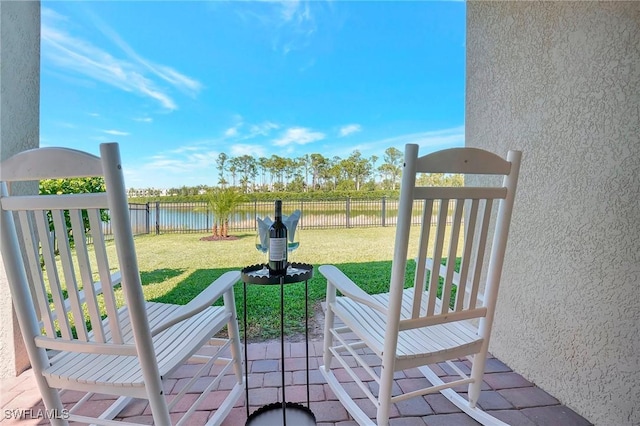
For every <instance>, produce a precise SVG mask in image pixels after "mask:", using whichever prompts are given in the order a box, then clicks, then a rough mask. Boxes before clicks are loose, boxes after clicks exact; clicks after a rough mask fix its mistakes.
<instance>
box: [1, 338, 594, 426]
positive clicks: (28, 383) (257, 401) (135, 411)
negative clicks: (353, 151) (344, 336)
mask: <svg viewBox="0 0 640 426" xmlns="http://www.w3.org/2000/svg"><path fill="white" fill-rule="evenodd" d="M321 353H322V342H321V341H313V342H310V343H309V356H310V373H309V377H310V399H311V410H312V411H313V412H314V414H315V416H316V419H317V422H318V425H322V426H334V425H335V426H352V425H356V423H355V422H354V421H353V420H352V419H351V418H350V416H349V415H348V413H347V411H346V410H345V409H344V408H343V407H342V405H341V404H340V402H339V401H338V400H337V398H336V397H335V395H334V394H333V392H332V391H331V390H330V389H329V387H328V385H327V384H326V382H325V381H324V379H323V377H322V375H321V374H320V372H319V370H318V368H317V367H318V365H320V364H322V356H321ZM285 354H286V355H287V356H288V358H287V360H286V363H285V382H286V383H285V384H286V386H287V387H286V388H285V392H286V397H287V400H289V401H293V402H300V403H303V402H305V403H306V388H305V380H306V374H305V371H304V370H305V362H304V356H305V350H304V342H295V343H285ZM279 359H280V343H279V342H263V343H250V344H249V345H248V367H249V386H250V393H249V402H250V408H251V412H253V411H254V410H255V409H257V408H258V407H260V406H262V405H264V404H268V403H272V402H276V401H278V398H279V396H280V395H281V394H282V393H281V386H280V381H281V373H280V361H279ZM459 365H460V366H462V368H463V369H464V368H468V365H467V361H460V362H459ZM438 366H439V367H440V368H439V370H438V371H439V375H440V376H441V377H447V376H448V375H449V373H450V372H451V371H450V367H449V366H448V365H446V364H438ZM191 368H192V367H191V366H190V365H185V366H183V367H181V368H180V369H179V370H178V371H176V372H175V373H174V374H173V375H172V377H171V378H170V379H168V380H167V382H166V389H165V390H166V391H167V392H168V394H169V395H171V394H176V393H177V392H179V390H180V388H181V387H182V385H183V384H184V382H185V380H186V379H185V378H186V377H189V376H190V375H191V371H189V370H190V369H191ZM214 368H215V367H214ZM486 372H487V374H486V376H485V380H484V383H483V387H482V396H481V397H480V401H479V404H480V406H481V407H482V408H483V409H484V410H486V411H489V412H491V414H493V415H494V416H495V417H497V418H499V419H501V420H502V421H504V422H506V423H508V424H511V425H518V426H532V425H559V426H583V425H589V424H591V423H590V422H588V421H587V420H585V419H584V418H582V417H580V416H579V415H578V414H576V413H575V412H574V411H573V410H571V409H570V408H568V407H566V406H564V405H562V404H561V403H560V402H559V401H558V400H557V399H556V398H554V397H553V396H552V395H549V394H548V393H547V392H545V391H544V390H542V389H540V388H539V387H537V386H535V385H534V384H532V383H530V382H529V381H527V380H525V379H524V378H523V377H522V376H520V375H519V374H517V373H515V372H513V371H512V370H511V369H510V368H509V367H508V366H507V365H505V364H503V363H502V362H501V361H500V360H498V359H497V358H490V359H488V360H487V370H486ZM337 375H338V377H339V378H341V379H343V377H342V376H341V375H340V371H338V372H337ZM226 379H227V378H225V380H223V381H222V382H221V383H220V386H219V390H218V391H214V392H212V393H211V394H210V395H209V396H208V397H207V398H206V399H205V401H204V402H203V404H202V406H200V407H199V408H198V410H197V411H196V413H195V414H194V415H193V417H192V418H191V420H190V421H189V424H192V425H198V424H204V423H205V422H206V420H207V419H208V418H209V417H210V416H211V415H212V413H213V411H214V410H215V409H216V408H217V407H218V404H219V402H220V400H221V398H220V397H221V395H222V391H224V390H226V389H229V388H230V387H231V383H232V382H233V379H234V378H233V376H229V377H228V380H226ZM201 380H202V386H201V387H202V388H203V387H204V386H205V385H206V378H203V379H201ZM345 380H346V379H345ZM445 380H446V379H445ZM425 381H426V379H425V378H424V377H423V376H422V375H421V373H420V372H419V371H418V370H417V369H412V370H406V371H403V372H400V373H397V374H396V380H395V385H394V386H397V388H396V390H397V391H398V392H399V391H400V390H403V391H405V392H406V391H410V390H412V389H413V388H417V387H422V386H423V384H424V383H425ZM368 384H369V385H370V387H371V388H372V389H375V386H373V385H375V382H369V383H368ZM197 388H198V386H196V387H195V389H194V391H197ZM353 390H354V392H358V391H359V389H357V386H355V385H354V386H353ZM461 391H464V389H461ZM359 392H360V397H361V399H360V401H361V404H360V403H359V405H360V406H361V407H363V409H364V410H365V411H366V412H367V413H368V414H369V415H370V416H371V417H373V416H374V415H375V410H374V408H373V404H371V403H370V402H369V400H368V399H366V397H365V396H364V394H363V393H362V392H361V391H359ZM0 394H1V399H0V406H1V407H2V411H1V413H2V414H1V415H0V417H1V418H0V423H2V425H3V426H5V425H6V426H9V425H14V424H15V425H24V426H28V425H39V424H47V421H46V420H43V419H37V418H36V419H33V418H29V417H31V416H33V417H37V416H38V414H39V412H38V410H44V407H43V405H42V401H41V399H40V394H39V392H38V390H37V389H36V384H35V380H34V377H33V372H32V370H27V371H25V372H24V373H22V374H21V375H20V376H19V377H16V378H11V379H2V380H1V381H0ZM79 395H80V394H79V393H75V392H67V393H66V394H65V395H64V396H63V401H64V403H65V404H71V403H73V402H75V401H77V400H78V398H79ZM197 396H198V395H197V394H195V393H194V394H193V396H192V398H191V399H189V398H185V400H184V401H182V402H181V403H180V404H178V405H177V406H176V407H174V409H173V410H172V414H174V413H175V417H176V419H177V418H179V417H180V414H181V413H184V412H185V411H186V410H187V408H188V406H187V405H188V404H189V403H190V401H195V399H196V397H197ZM112 400H113V399H112V398H111V397H107V396H94V397H93V398H92V399H91V400H90V401H89V402H88V404H87V405H86V408H85V409H86V412H87V413H89V412H91V413H92V414H95V413H97V412H98V411H99V410H102V409H104V408H105V407H106V406H107V405H108V404H109V403H110V402H111V401H112ZM244 402H245V401H244V396H243V397H241V398H240V399H239V400H238V402H237V403H236V406H235V407H234V408H233V409H232V411H231V413H230V414H229V416H228V417H227V419H226V420H225V422H224V423H223V425H226V426H236V425H244V424H245V421H246V417H247V416H246V409H245V406H244ZM13 409H17V410H27V411H26V416H25V417H26V418H23V419H20V420H17V419H15V418H12V417H13V416H14V415H13V413H14V412H13V411H11V410H13ZM7 410H9V411H7ZM391 413H392V414H391V417H392V418H391V425H392V426H409V425H411V426H413V425H416V426H418V425H419V426H423V425H429V426H438V425H447V426H458V425H460V426H465V425H477V424H478V423H477V422H475V421H474V420H472V419H471V418H469V417H468V416H466V415H465V414H463V413H462V412H461V411H460V410H459V409H458V408H457V407H455V406H454V405H453V404H451V403H450V402H449V401H448V400H446V399H445V398H444V397H443V396H442V395H440V394H432V395H426V396H424V397H417V398H412V399H409V400H406V401H403V402H402V403H400V404H395V405H394V407H393V409H392V411H391ZM121 418H123V419H126V420H130V421H138V422H141V423H145V424H151V423H152V419H151V414H150V411H149V407H148V403H147V402H146V401H142V400H135V401H133V402H132V403H131V404H129V406H128V407H127V408H126V409H125V410H124V411H123V412H122V413H121Z"/></svg>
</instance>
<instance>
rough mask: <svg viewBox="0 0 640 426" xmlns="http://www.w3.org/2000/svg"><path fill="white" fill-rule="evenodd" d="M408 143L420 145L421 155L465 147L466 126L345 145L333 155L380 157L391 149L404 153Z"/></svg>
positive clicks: (333, 152) (332, 153)
mask: <svg viewBox="0 0 640 426" xmlns="http://www.w3.org/2000/svg"><path fill="white" fill-rule="evenodd" d="M408 143H415V144H418V145H420V148H421V151H420V152H421V153H426V152H431V151H434V150H437V149H445V148H453V147H457V146H464V126H459V127H452V128H449V129H440V130H432V131H426V132H416V133H407V134H404V135H397V136H392V137H389V138H384V139H378V140H374V141H369V142H365V143H361V144H357V145H350V146H344V145H343V146H340V147H339V148H338V149H336V150H335V151H332V152H331V155H338V156H346V155H350V154H351V153H352V152H353V151H354V150H356V149H357V150H359V151H360V152H362V153H363V154H366V153H373V154H376V155H379V154H380V153H381V152H384V150H385V149H387V148H389V147H394V148H398V149H399V150H400V151H403V152H404V146H405V145H406V144H408ZM325 155H328V154H325Z"/></svg>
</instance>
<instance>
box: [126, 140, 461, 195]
mask: <svg viewBox="0 0 640 426" xmlns="http://www.w3.org/2000/svg"><path fill="white" fill-rule="evenodd" d="M379 160H380V158H379V157H378V156H376V155H372V156H370V157H368V158H367V157H364V156H363V155H362V154H361V153H360V151H358V150H355V151H353V153H352V154H351V155H349V156H348V157H347V158H340V157H339V156H334V157H331V158H329V157H325V156H324V155H322V154H319V153H314V154H306V155H304V156H301V157H297V158H287V157H281V156H279V155H277V154H273V155H271V156H270V157H258V158H256V157H254V156H251V155H247V154H245V155H241V156H237V157H231V156H229V155H227V154H226V153H224V152H222V153H220V154H219V155H218V157H217V159H216V170H217V175H218V182H217V186H215V187H209V186H207V185H198V186H194V187H187V186H182V187H175V188H170V189H169V190H168V191H166V195H173V196H191V195H197V194H203V193H208V192H211V191H212V190H213V189H215V188H222V189H229V188H231V189H236V190H238V191H240V192H241V193H243V194H251V193H260V192H295V193H300V192H311V191H325V192H334V191H374V190H391V191H395V190H397V189H398V188H399V184H400V175H401V173H402V163H403V153H402V151H400V150H399V149H397V148H394V147H390V148H387V149H386V150H385V151H384V155H383V157H382V163H381V164H379V163H378V162H379ZM419 180H422V182H419V183H422V184H436V185H438V184H446V185H450V186H462V184H463V180H462V176H460V175H443V174H436V173H434V174H430V175H428V176H427V175H425V176H421V177H419ZM139 192H140V191H139V190H136V189H135V188H131V189H130V190H129V195H130V196H134V195H135V194H136V193H139ZM143 192H144V193H145V195H147V196H153V195H160V190H156V189H153V188H148V189H146V190H145V191H143ZM154 192H157V194H156V193H154Z"/></svg>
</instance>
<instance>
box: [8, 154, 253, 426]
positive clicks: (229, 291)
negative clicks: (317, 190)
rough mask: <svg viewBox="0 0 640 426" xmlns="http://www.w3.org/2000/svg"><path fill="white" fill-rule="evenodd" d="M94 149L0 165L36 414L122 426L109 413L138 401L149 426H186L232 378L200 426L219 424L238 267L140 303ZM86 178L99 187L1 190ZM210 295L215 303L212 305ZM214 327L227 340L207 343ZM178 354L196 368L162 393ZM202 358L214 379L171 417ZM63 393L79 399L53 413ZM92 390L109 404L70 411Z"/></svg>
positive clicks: (233, 340) (108, 158) (118, 211)
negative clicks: (30, 192) (147, 412)
mask: <svg viewBox="0 0 640 426" xmlns="http://www.w3.org/2000/svg"><path fill="white" fill-rule="evenodd" d="M100 153H101V157H96V156H93V155H90V154H88V153H84V152H81V151H76V150H71V149H66V148H39V149H34V150H30V151H25V152H22V153H19V154H17V155H15V156H13V157H11V158H9V159H7V160H6V161H4V162H2V165H1V169H0V178H1V180H2V186H1V191H2V192H1V197H0V202H1V225H2V258H3V260H4V264H5V269H6V272H7V277H8V280H9V285H10V287H11V295H12V298H13V303H14V307H15V311H16V314H17V317H18V321H19V324H20V330H21V332H22V335H23V337H24V340H25V344H26V348H27V352H28V355H29V360H30V362H31V366H32V368H33V370H34V373H35V378H36V382H37V385H38V388H39V390H40V393H41V395H42V398H43V401H44V404H45V406H46V408H47V410H52V411H51V412H54V411H53V410H57V413H58V416H56V417H57V418H54V419H52V420H51V422H52V423H53V424H56V425H67V424H68V421H73V422H80V423H91V424H97V425H122V424H134V423H127V422H125V421H115V420H112V419H114V418H116V416H117V415H118V414H119V413H120V412H121V411H122V409H123V408H124V407H126V405H127V404H128V402H129V401H130V400H132V399H133V398H142V399H146V400H148V401H149V405H150V409H151V413H152V416H153V422H154V424H156V425H161V426H165V425H171V424H173V422H174V421H176V420H178V422H177V423H176V424H189V423H188V422H189V416H190V415H191V414H192V413H193V412H194V411H195V410H196V408H197V406H198V404H199V403H200V402H201V401H202V400H203V399H204V398H205V397H206V396H207V395H208V393H209V391H211V390H212V389H216V387H217V385H218V383H219V382H220V380H221V378H222V377H223V376H224V375H225V374H233V373H234V374H235V378H236V381H235V385H234V386H233V387H232V389H231V390H230V391H229V392H228V394H227V395H226V399H225V401H224V402H223V403H222V404H221V405H220V408H219V409H218V410H217V411H216V412H215V414H214V415H213V416H212V417H211V418H210V419H209V422H208V424H216V425H217V424H220V423H222V421H223V420H224V418H225V417H226V416H227V414H228V413H229V411H230V410H231V408H232V407H233V405H234V403H235V402H236V401H237V399H238V398H239V397H240V396H242V394H243V390H244V386H245V379H244V377H243V373H242V372H243V367H242V358H241V350H240V338H239V334H238V325H237V318H236V310H235V301H234V295H233V285H234V284H235V283H236V282H237V281H238V280H239V278H240V273H239V271H231V272H227V273H225V274H223V275H222V276H220V277H219V278H218V279H216V280H215V281H214V282H213V283H211V284H210V285H209V286H208V287H207V288H206V289H205V290H203V291H202V292H201V293H200V294H199V295H198V296H196V298H194V299H193V300H192V301H191V302H189V303H188V304H186V305H183V306H180V305H172V304H165V303H153V302H146V301H145V300H144V296H143V293H142V285H141V280H140V274H139V271H138V264H137V259H136V252H135V247H134V240H133V235H132V231H131V224H130V218H129V209H128V204H127V198H126V193H125V186H124V178H123V173H122V168H121V162H120V154H119V150H118V145H117V144H115V143H109V144H102V145H100ZM95 176H98V177H104V181H105V183H106V188H107V192H103V193H84V194H72V195H35V196H12V195H9V189H10V188H9V187H10V184H11V183H12V182H15V181H38V180H41V179H49V178H56V179H57V178H76V177H95ZM105 212H106V214H108V215H109V217H110V219H111V224H112V229H113V235H114V239H115V248H116V252H117V263H118V264H119V267H120V269H119V271H116V270H115V269H114V268H113V267H112V266H113V265H110V261H111V262H112V263H113V262H115V260H116V256H114V255H112V252H113V250H112V247H111V244H105V236H104V234H103V229H104V226H105V224H104V223H103V222H102V220H101V214H103V215H104V214H105ZM87 224H90V225H89V226H87ZM87 228H90V229H87ZM89 238H90V239H91V240H92V241H91V244H88V243H87V241H88V239H89ZM21 245H22V248H21V247H20V246H21ZM58 253H59V255H58ZM118 287H121V289H120V288H118ZM220 298H222V299H223V300H224V306H216V307H214V306H212V304H213V303H214V302H215V301H216V300H218V299H220ZM225 325H226V326H227V332H228V336H229V337H228V338H216V337H215V335H216V334H217V333H218V332H219V331H220V330H221V329H222V328H223V327H224V326H225ZM229 353H230V354H231V356H230V357H229ZM187 361H189V362H192V363H197V364H199V365H201V368H196V369H197V370H198V372H197V373H196V375H195V377H194V378H193V379H192V380H191V381H190V382H189V383H188V384H187V385H186V386H185V388H184V389H182V390H181V391H180V392H179V393H178V394H177V395H175V396H174V395H172V396H171V397H166V396H165V395H164V390H163V379H165V378H167V377H168V376H170V375H171V373H172V372H174V371H175V370H176V369H178V367H180V366H181V365H182V364H184V363H185V362H187ZM214 364H215V365H216V367H215V368H216V371H219V374H218V375H217V376H216V377H215V378H212V381H211V383H210V384H209V385H208V386H207V387H206V390H205V391H204V392H203V393H202V395H201V396H199V398H198V399H197V400H196V402H195V403H194V404H193V405H192V406H191V407H190V408H189V409H188V410H187V411H186V412H185V413H184V415H183V416H182V417H180V418H179V419H175V418H174V419H172V418H171V417H170V414H169V413H170V411H171V408H172V407H173V406H174V405H175V404H176V403H178V402H179V401H180V400H181V398H182V396H184V395H185V394H186V392H187V391H188V389H189V387H190V386H191V385H192V384H194V383H195V382H196V380H197V379H198V378H199V377H200V376H202V375H203V374H204V375H207V374H208V373H209V371H211V370H212V368H214ZM64 390H74V391H81V392H86V393H87V396H85V397H84V398H82V399H80V401H79V402H78V404H76V405H75V406H74V407H73V408H71V409H70V410H69V411H63V409H64V406H63V404H62V402H61V398H60V395H61V392H64ZM93 393H99V394H108V395H115V396H117V397H118V399H117V400H116V401H115V402H114V403H113V404H112V405H111V406H110V407H109V408H108V409H107V410H106V411H105V412H104V413H102V414H101V415H100V416H98V417H88V416H85V415H81V411H78V410H79V409H82V405H83V403H84V402H85V401H87V400H88V399H89V398H90V397H91V395H92V394H93Z"/></svg>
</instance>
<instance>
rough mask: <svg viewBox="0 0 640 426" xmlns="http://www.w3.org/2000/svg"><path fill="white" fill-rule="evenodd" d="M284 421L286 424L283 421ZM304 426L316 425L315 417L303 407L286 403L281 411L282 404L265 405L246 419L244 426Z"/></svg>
mask: <svg viewBox="0 0 640 426" xmlns="http://www.w3.org/2000/svg"><path fill="white" fill-rule="evenodd" d="M283 419H286V423H285V422H284V421H283ZM285 424H290V425H292V426H305V425H314V426H315V425H316V416H315V415H314V414H313V412H312V411H311V410H309V409H308V408H307V407H305V406H304V405H300V404H296V403H294V402H287V403H286V406H285V408H284V410H283V407H282V402H275V403H273V404H269V405H265V406H264V407H261V408H259V409H257V410H256V411H254V412H253V413H252V414H251V416H249V418H248V419H247V423H246V425H247V426H249V425H251V426H258V425H266V426H273V425H285Z"/></svg>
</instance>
